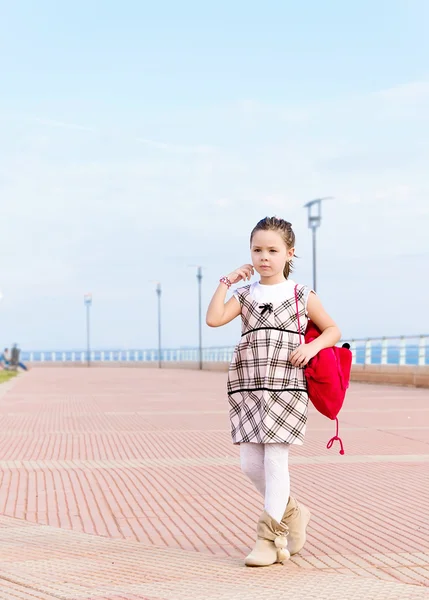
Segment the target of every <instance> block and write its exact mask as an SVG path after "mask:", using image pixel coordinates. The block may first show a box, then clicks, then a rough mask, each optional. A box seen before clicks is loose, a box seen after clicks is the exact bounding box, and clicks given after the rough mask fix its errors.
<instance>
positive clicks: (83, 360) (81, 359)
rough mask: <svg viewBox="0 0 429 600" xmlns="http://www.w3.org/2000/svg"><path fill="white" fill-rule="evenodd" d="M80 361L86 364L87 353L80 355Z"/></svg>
mask: <svg viewBox="0 0 429 600" xmlns="http://www.w3.org/2000/svg"><path fill="white" fill-rule="evenodd" d="M80 361H81V362H85V352H81V353H80Z"/></svg>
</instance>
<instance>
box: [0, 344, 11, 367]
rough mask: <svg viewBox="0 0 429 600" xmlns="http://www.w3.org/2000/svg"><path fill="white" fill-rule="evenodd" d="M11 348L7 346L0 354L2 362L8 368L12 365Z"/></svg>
mask: <svg viewBox="0 0 429 600" xmlns="http://www.w3.org/2000/svg"><path fill="white" fill-rule="evenodd" d="M10 359H11V356H10V350H9V348H5V349H4V350H3V352H2V354H1V356H0V362H1V363H2V365H4V368H5V369H7V368H8V367H9V365H10Z"/></svg>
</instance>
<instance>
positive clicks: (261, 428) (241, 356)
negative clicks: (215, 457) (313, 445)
mask: <svg viewBox="0 0 429 600" xmlns="http://www.w3.org/2000/svg"><path fill="white" fill-rule="evenodd" d="M250 287H251V286H250V285H247V286H245V287H242V288H239V289H238V290H236V292H235V293H236V297H237V299H238V300H239V301H240V305H241V322H242V335H241V340H240V342H239V343H238V344H237V346H236V347H235V350H234V355H233V357H232V361H231V364H230V366H229V371H228V400H229V404H230V411H229V414H230V419H231V435H232V440H233V443H234V444H240V443H242V442H255V443H260V444H269V443H279V442H280V443H281V442H283V443H286V444H302V443H303V441H304V435H305V429H306V424H307V409H308V395H307V385H306V380H305V376H304V369H302V368H300V367H294V366H293V365H292V364H291V363H290V362H289V360H288V358H289V355H290V353H291V352H292V351H293V350H295V348H297V346H299V335H298V323H297V317H296V304H295V297H294V295H292V296H291V297H288V298H285V300H284V301H283V302H276V303H268V304H261V303H260V302H257V301H255V300H253V299H252V297H251V294H250ZM310 291H311V290H310V288H308V287H306V286H303V285H298V306H299V314H300V321H301V333H302V335H304V332H305V329H306V327H307V320H308V318H307V315H306V304H307V298H308V294H309V293H310Z"/></svg>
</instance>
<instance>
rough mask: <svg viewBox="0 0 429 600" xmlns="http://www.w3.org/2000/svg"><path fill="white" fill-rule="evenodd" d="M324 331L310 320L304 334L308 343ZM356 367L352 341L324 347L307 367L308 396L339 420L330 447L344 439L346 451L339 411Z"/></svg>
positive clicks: (319, 409)
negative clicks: (341, 432)
mask: <svg viewBox="0 0 429 600" xmlns="http://www.w3.org/2000/svg"><path fill="white" fill-rule="evenodd" d="M297 288H298V286H295V302H296V314H297V317H298V330H299V343H300V344H301V343H302V336H301V324H300V319H299V306H298V292H297ZM320 334H321V331H320V330H319V328H318V327H316V325H315V324H314V323H313V322H312V321H310V320H309V321H308V325H307V329H306V331H305V334H304V339H305V343H306V344H309V343H310V342H312V341H313V340H314V339H316V338H317V337H319V335H320ZM351 367H352V353H351V351H350V344H343V346H342V347H341V348H338V347H337V346H334V347H332V348H324V349H323V350H320V352H318V353H317V354H316V356H315V357H314V358H312V359H311V360H310V362H309V363H308V365H307V366H306V367H305V372H304V373H305V378H306V380H307V390H308V397H309V398H310V400H311V402H312V404H313V405H314V407H315V408H316V409H317V410H318V411H319V412H320V413H322V415H325V417H328V419H331V420H332V421H333V420H335V421H336V425H337V429H336V434H335V436H334V437H333V438H332V439H330V440H329V442H328V444H327V448H328V449H330V448H332V445H333V443H334V442H335V441H336V440H338V441H339V442H340V448H341V449H340V454H344V446H343V442H342V440H341V438H340V437H339V436H338V413H339V412H340V410H341V407H342V406H343V402H344V398H345V396H346V391H347V388H348V387H349V382H350V371H351Z"/></svg>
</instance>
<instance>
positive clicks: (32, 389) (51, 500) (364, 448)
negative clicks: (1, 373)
mask: <svg viewBox="0 0 429 600" xmlns="http://www.w3.org/2000/svg"><path fill="white" fill-rule="evenodd" d="M224 390H225V373H216V372H204V373H200V372H197V371H196V372H190V371H177V370H162V371H158V370H147V369H141V370H140V369H125V368H124V369H113V368H112V369H109V368H104V369H85V368H82V369H61V368H58V369H42V368H38V369H33V370H32V371H31V372H30V373H28V374H25V375H23V376H21V377H20V378H19V379H18V380H16V381H14V383H13V385H8V388H7V389H6V388H3V386H1V387H0V539H1V544H0V600H3V599H17V600H18V599H25V600H27V599H28V600H29V599H32V600H35V599H40V600H44V599H53V598H63V599H67V600H119V599H120V600H134V599H140V600H142V599H145V600H159V599H176V598H177V599H178V600H181V599H185V600H187V599H192V600H199V599H202V598H204V599H212V598H213V599H219V600H222V599H228V600H229V599H233V598H247V599H249V600H253V599H254V598H255V599H258V600H259V599H261V600H263V599H265V598H270V599H271V598H272V597H273V595H275V596H276V597H280V598H282V597H284V598H286V597H292V598H294V599H297V600H300V599H301V598H302V599H304V598H305V599H309V600H311V599H313V598H314V599H317V600H323V599H325V598H330V599H331V600H337V599H338V600H346V599H347V600H349V599H350V600H358V599H361V598H362V599H363V598H365V599H366V600H372V599H374V600H375V599H380V600H390V599H399V598H401V600H403V599H404V598H406V599H408V598H410V599H414V598H416V599H420V598H422V599H423V598H428V599H429V519H428V511H427V505H428V500H429V392H428V390H421V389H413V388H399V387H398V388H394V387H387V386H369V385H365V384H354V385H353V386H352V388H351V390H350V392H349V395H348V398H347V404H346V406H345V408H344V410H343V412H342V419H341V423H342V430H341V432H342V435H343V438H344V442H345V445H346V455H345V456H340V455H339V454H338V453H337V452H338V451H337V449H335V450H331V451H327V450H326V449H325V445H326V441H327V440H328V439H329V438H330V437H331V435H332V434H333V425H332V423H331V422H330V421H328V420H327V419H324V418H323V417H322V416H320V415H319V414H317V413H315V412H311V415H310V422H309V428H308V435H307V440H306V444H305V445H304V446H303V447H300V448H299V447H297V448H294V449H293V453H292V458H291V472H292V486H293V492H294V493H295V494H296V495H297V496H298V497H299V498H301V499H302V500H303V501H304V502H305V503H307V504H308V506H309V507H310V508H311V510H312V512H313V520H312V526H311V530H310V531H309V538H308V543H307V546H306V548H305V549H304V550H303V551H302V553H301V554H300V555H299V556H296V557H294V558H293V559H291V561H289V562H288V563H287V564H286V565H284V566H281V565H276V566H274V567H270V568H268V569H247V568H245V567H244V566H243V564H242V558H243V556H244V555H245V554H246V553H247V552H248V551H249V548H250V547H251V546H252V544H253V538H254V527H255V523H256V520H257V517H258V515H259V513H260V510H261V498H260V497H259V496H258V494H257V493H256V492H255V491H254V490H253V488H252V485H251V484H250V482H248V481H247V480H246V479H245V478H244V476H243V475H242V474H241V472H240V470H239V467H238V450H237V448H236V447H234V446H232V444H231V442H230V436H229V422H228V416H227V401H226V398H225V393H224ZM279 590H281V591H280V592H279Z"/></svg>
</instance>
